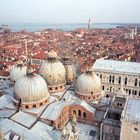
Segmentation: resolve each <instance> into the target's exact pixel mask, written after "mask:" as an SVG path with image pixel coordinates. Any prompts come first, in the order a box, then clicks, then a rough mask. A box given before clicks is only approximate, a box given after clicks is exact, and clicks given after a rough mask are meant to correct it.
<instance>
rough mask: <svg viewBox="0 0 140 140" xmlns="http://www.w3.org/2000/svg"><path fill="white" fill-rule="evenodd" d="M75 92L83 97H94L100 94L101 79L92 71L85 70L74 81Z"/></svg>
mask: <svg viewBox="0 0 140 140" xmlns="http://www.w3.org/2000/svg"><path fill="white" fill-rule="evenodd" d="M76 93H77V94H78V95H79V97H80V96H81V97H83V98H84V97H86V98H85V99H96V98H98V97H100V94H101V80H100V78H99V77H98V76H97V75H96V74H95V72H93V71H86V72H85V73H83V74H81V75H80V76H79V77H78V79H77V81H76Z"/></svg>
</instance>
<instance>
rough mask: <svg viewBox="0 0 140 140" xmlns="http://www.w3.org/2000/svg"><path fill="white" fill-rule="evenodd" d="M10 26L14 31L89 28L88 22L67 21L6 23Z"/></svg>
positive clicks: (110, 25) (112, 25)
mask: <svg viewBox="0 0 140 140" xmlns="http://www.w3.org/2000/svg"><path fill="white" fill-rule="evenodd" d="M0 25H2V24H0ZM4 25H6V26H7V27H8V28H10V29H11V30H12V31H13V32H18V31H21V30H23V29H25V30H27V31H30V32H34V31H41V30H45V29H57V30H63V31H69V30H74V29H76V28H87V23H66V24H60V23H59V24H54V23H52V24H51V23H49V24H48V23H10V24H4ZM118 25H120V24H115V23H94V24H92V25H91V27H92V28H106V29H108V28H116V26H118Z"/></svg>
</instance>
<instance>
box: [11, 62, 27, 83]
mask: <svg viewBox="0 0 140 140" xmlns="http://www.w3.org/2000/svg"><path fill="white" fill-rule="evenodd" d="M26 70H27V67H26V66H24V64H23V61H18V62H17V64H16V65H15V66H14V67H13V68H12V69H11V70H10V80H11V81H12V82H15V81H17V80H18V79H19V78H20V77H22V76H23V75H25V74H26Z"/></svg>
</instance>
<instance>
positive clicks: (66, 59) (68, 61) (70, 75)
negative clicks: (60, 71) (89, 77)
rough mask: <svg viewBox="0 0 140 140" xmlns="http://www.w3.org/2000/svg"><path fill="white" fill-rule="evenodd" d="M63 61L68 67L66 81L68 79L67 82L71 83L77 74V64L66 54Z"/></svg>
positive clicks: (66, 67)
mask: <svg viewBox="0 0 140 140" xmlns="http://www.w3.org/2000/svg"><path fill="white" fill-rule="evenodd" d="M62 63H63V64H64V67H65V69H66V81H67V84H69V83H71V82H73V81H74V80H75V78H76V76H77V75H76V66H75V64H74V63H73V62H72V60H71V59H70V58H69V57H68V56H65V57H64V58H63V59H62Z"/></svg>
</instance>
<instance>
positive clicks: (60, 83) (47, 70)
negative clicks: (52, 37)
mask: <svg viewBox="0 0 140 140" xmlns="http://www.w3.org/2000/svg"><path fill="white" fill-rule="evenodd" d="M50 54H51V55H50ZM50 54H49V56H48V60H47V61H46V62H44V63H43V64H42V65H41V67H40V70H39V73H40V75H42V76H43V78H44V79H45V80H46V82H47V85H48V89H49V92H56V91H60V90H64V86H65V82H66V80H65V76H66V70H65V67H64V65H63V64H62V63H61V62H60V61H59V60H58V59H57V58H56V57H54V56H57V55H52V54H55V53H54V52H53V53H52V52H51V53H50Z"/></svg>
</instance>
